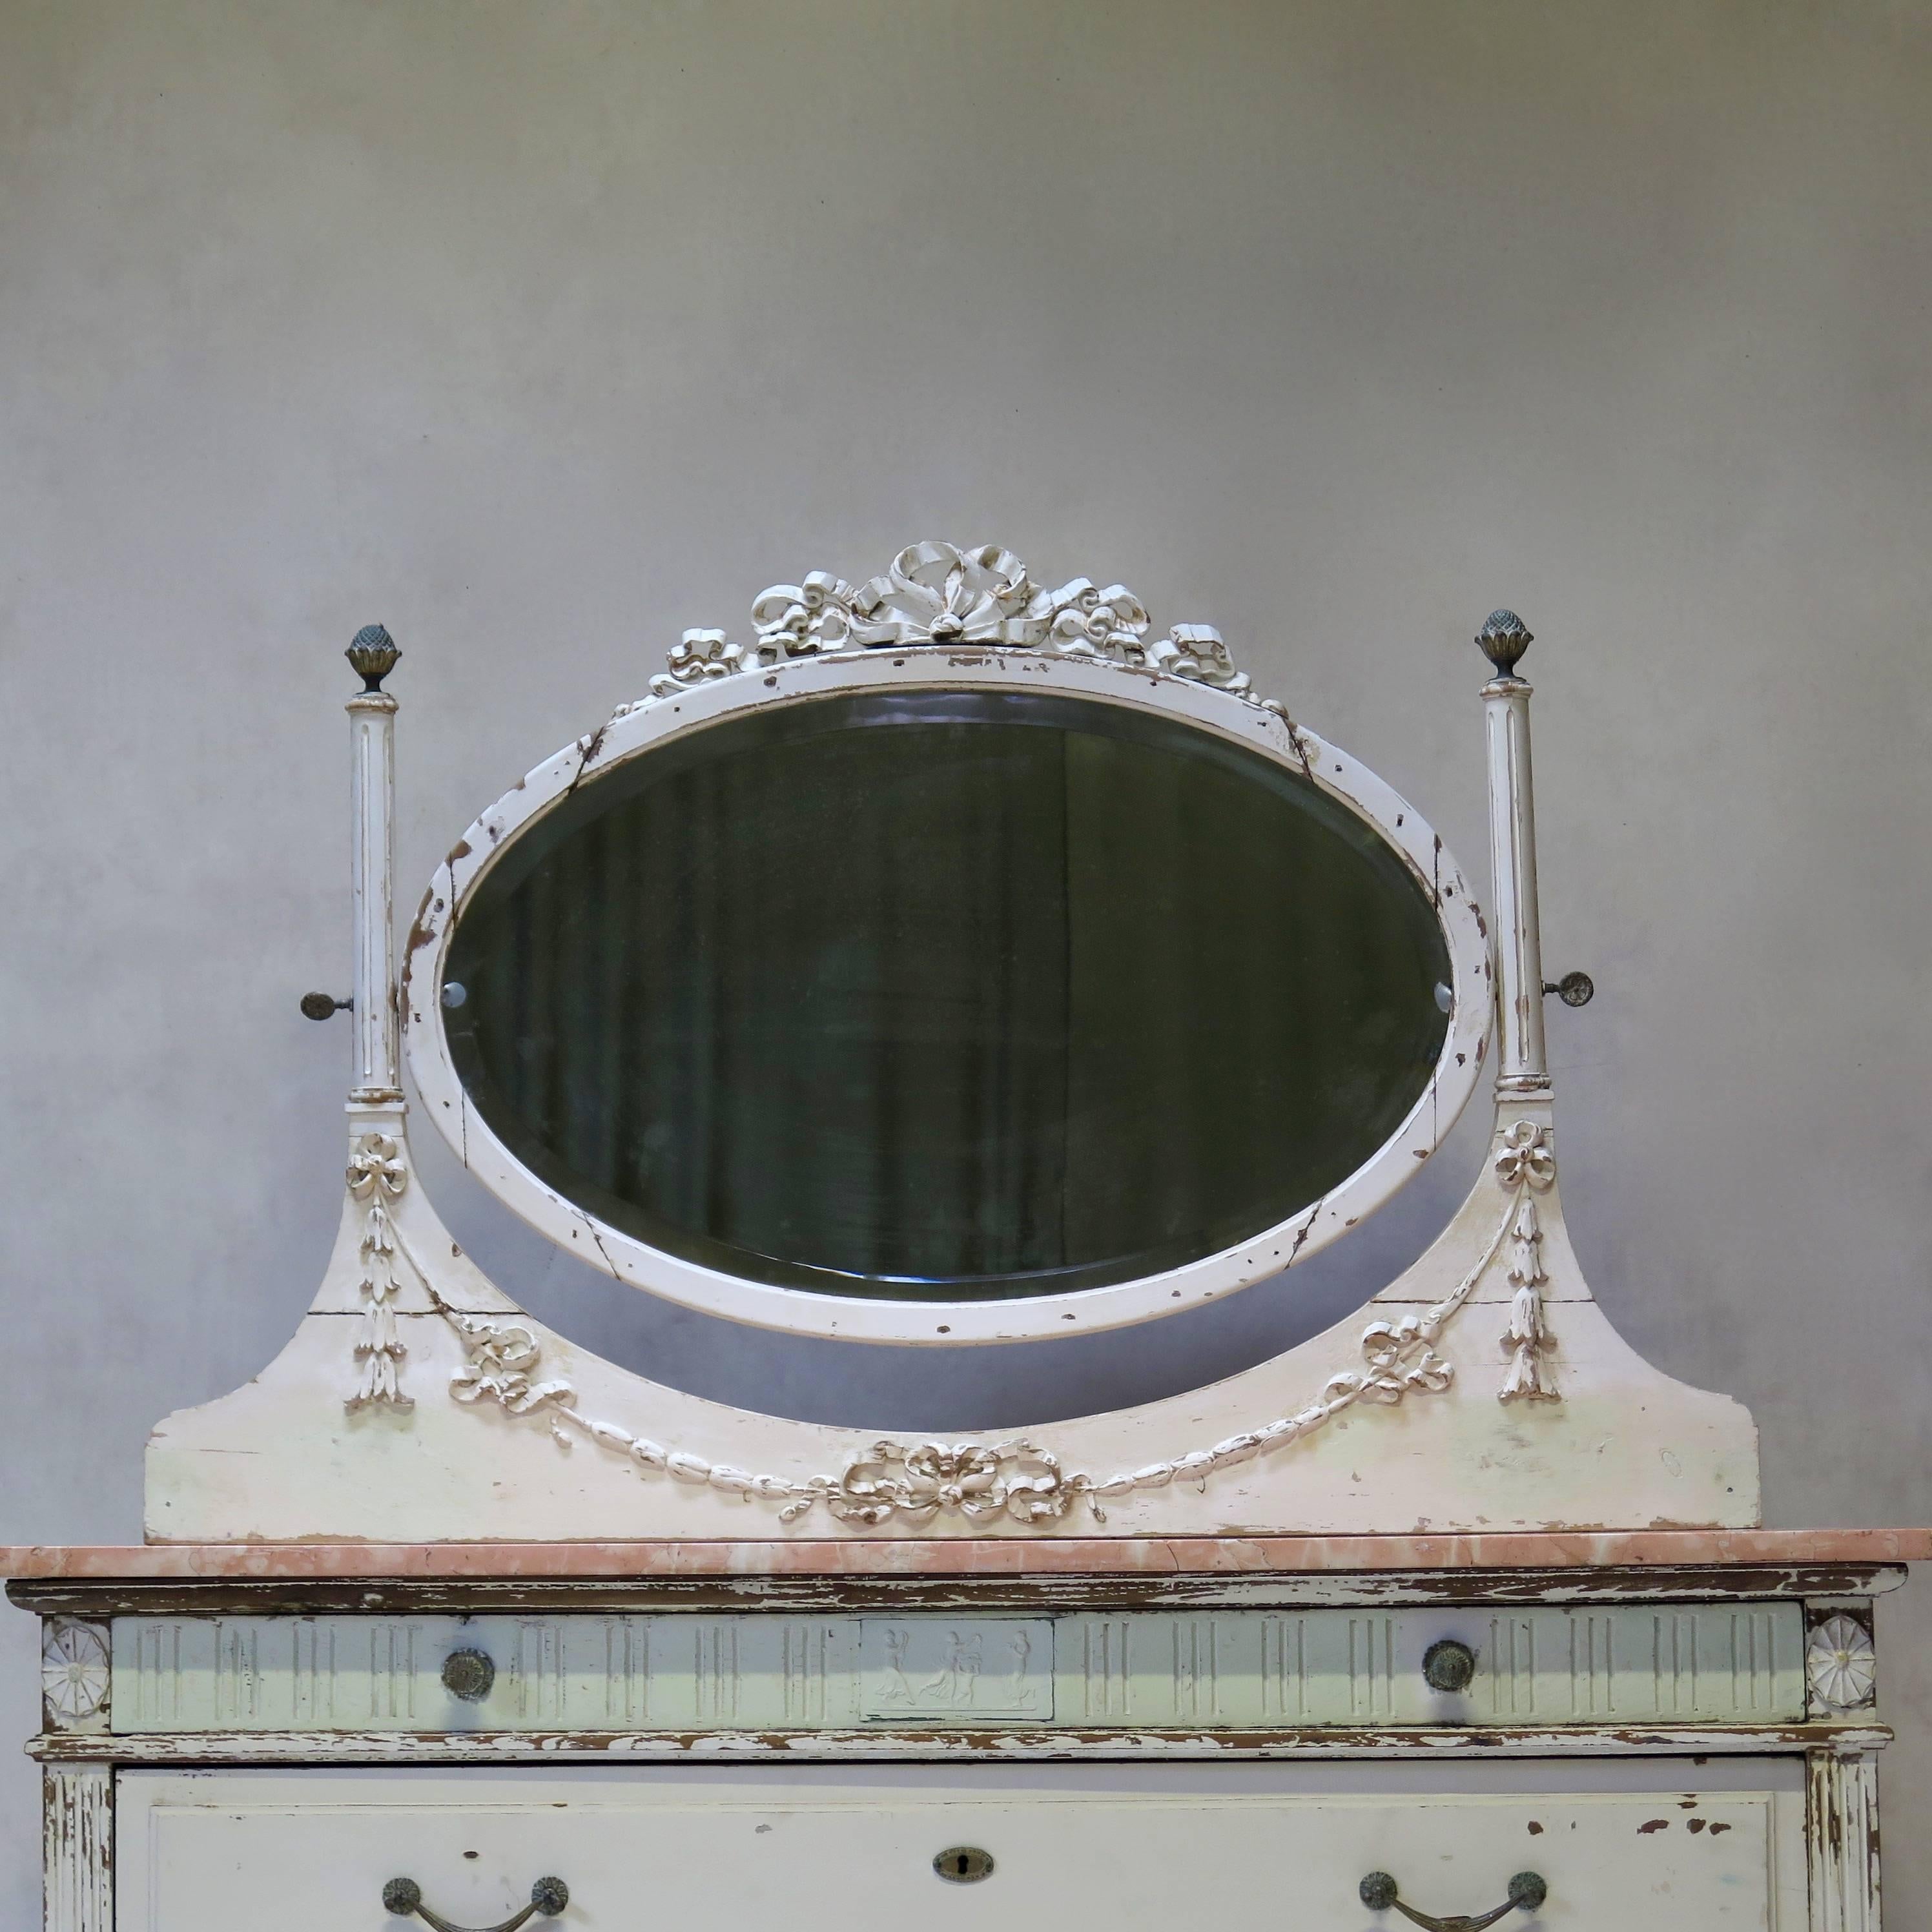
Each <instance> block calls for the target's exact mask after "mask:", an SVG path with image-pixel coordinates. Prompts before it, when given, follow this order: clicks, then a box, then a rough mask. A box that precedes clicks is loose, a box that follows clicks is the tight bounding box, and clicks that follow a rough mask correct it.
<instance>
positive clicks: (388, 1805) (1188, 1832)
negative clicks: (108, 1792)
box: [119, 1763, 1805, 1932]
mask: <svg viewBox="0 0 1932 1932" xmlns="http://www.w3.org/2000/svg"><path fill="white" fill-rule="evenodd" d="M1589 1769H1590V1768H1579V1767H1576V1766H1563V1767H1562V1768H1561V1769H1560V1770H1559V1771H1557V1772H1553V1773H1551V1774H1550V1775H1545V1776H1543V1777H1537V1776H1535V1775H1532V1769H1531V1768H1529V1767H1524V1768H1522V1769H1520V1771H1518V1772H1517V1773H1516V1774H1515V1775H1514V1787H1515V1788H1514V1789H1499V1788H1498V1787H1497V1784H1496V1781H1495V1780H1494V1779H1493V1778H1489V1777H1486V1776H1485V1775H1483V1774H1482V1772H1481V1771H1479V1770H1478V1769H1476V1768H1475V1767H1468V1768H1464V1767H1453V1768H1452V1767H1427V1768H1420V1767H1418V1768H1413V1769H1382V1770H1379V1771H1378V1772H1373V1773H1369V1774H1361V1775H1357V1776H1356V1777H1355V1778H1345V1777H1343V1775H1341V1774H1340V1773H1338V1772H1334V1771H1332V1770H1331V1771H1328V1772H1324V1773H1323V1774H1322V1775H1321V1778H1320V1780H1319V1782H1313V1781H1310V1779H1308V1778H1306V1777H1298V1776H1297V1775H1295V1770H1294V1768H1292V1767H1285V1766H1255V1767H1250V1768H1247V1769H1243V1770H1240V1771H1236V1770H1233V1769H1223V1770H1221V1771H1220V1772H1202V1771H1198V1770H1197V1771H1195V1772H1190V1773H1187V1774H1178V1773H1175V1772H1165V1773H1163V1772H1152V1771H1145V1770H1143V1771H1136V1770H1134V1769H1129V1768H1126V1767H1109V1768H1102V1767H1095V1768H1092V1769H1062V1770H1055V1769H1052V1768H1049V1767H1040V1768H1037V1769H1031V1770H1028V1771H1024V1772H1022V1771H1001V1772H992V1773H990V1774H987V1775H980V1776H977V1777H976V1776H974V1775H971V1774H970V1773H962V1772H956V1771H953V1772H921V1771H919V1770H918V1769H914V1768H910V1767H907V1768H905V1769H903V1770H901V1772H899V1773H898V1775H895V1776H894V1777H892V1778H889V1779H886V1778H880V1776H879V1775H877V1773H876V1772H874V1773H865V1772H848V1771H823V1772H813V1771H810V1770H800V1771H796V1772H787V1773H784V1774H779V1775H765V1776H762V1777H761V1776H759V1775H754V1774H748V1773H745V1772H737V1773H733V1774H730V1775H723V1776H720V1775H712V1776H710V1777H708V1778H707V1777H706V1776H705V1775H703V1774H702V1773H692V1772H680V1773H667V1774H658V1775H652V1774H650V1773H648V1772H632V1773H630V1774H628V1775H626V1774H622V1773H608V1772H606V1773H601V1774H596V1775H588V1776H581V1777H571V1776H570V1775H569V1774H567V1773H564V1774H559V1775H556V1776H554V1777H550V1778H541V1779H532V1778H529V1777H527V1776H525V1777H523V1778H516V1777H511V1776H503V1777H498V1778H491V1777H490V1775H488V1774H474V1773H472V1774H471V1775H469V1777H467V1778H464V1779H462V1780H460V1781H459V1780H452V1779H449V1778H434V1777H417V1776H414V1775H410V1774H407V1773H404V1774H397V1773H389V1774H382V1773H356V1772H338V1773H335V1774H333V1775H314V1774H308V1775H294V1774H290V1775H277V1774H274V1773H267V1774H263V1773H247V1772H226V1773H220V1772H217V1773H205V1774H202V1775H193V1774H190V1775H178V1774H177V1775H163V1774H152V1773H145V1774H144V1773H133V1774H130V1775H127V1776H126V1777H125V1778H124V1779H123V1781H122V1786H123V1789H122V1797H121V1824H120V1833H119V1849H120V1858H121V1869H122V1873H123V1877H122V1886H121V1889H122V1897H123V1900H124V1910H123V1915H122V1919H121V1927H122V1932H209V1928H211V1927H219V1928H221V1932H228V1928H229V1927H235V1928H241V1927H246V1926H251V1925H254V1924H272V1925H273V1926H275V1927H276V1928H277V1932H341V1928H343V1927H348V1926H356V1925H362V1924H368V1925H370V1926H371V1927H375V1926H377V1925H380V1924H383V1923H384V1922H386V1921H384V1919H383V1917H382V1915H381V1914H380V1896H381V1892H382V1888H383V1885H384V1884H385V1883H386V1882H387V1881H388V1880H389V1879H392V1878H395V1877H398V1876H408V1877H410V1878H412V1879H415V1880H416V1882H417V1883H418V1885H419V1886H420V1887H421V1888H422V1895H423V1897H424V1900H425V1902H426V1903H428V1904H430V1905H431V1906H432V1907H433V1909H435V1910H437V1911H438V1912H441V1913H443V1915H446V1916H447V1917H449V1918H453V1919H454V1920H455V1921H457V1922H458V1924H469V1925H489V1924H496V1923H497V1922H499V1921H500V1920H502V1918H505V1917H507V1916H508V1915H510V1914H511V1912H514V1910H516V1909H518V1908H519V1907H520V1906H522V1905H523V1903H526V1901H527V1900H528V1898H529V1890H530V1886H531V1885H532V1882H533V1881H534V1880H535V1879H538V1878H540V1877H543V1876H552V1875H553V1876H556V1877H559V1878H561V1879H563V1880H564V1882H565V1884H567V1885H568V1887H569V1891H570V1902H569V1906H568V1910H567V1912H566V1913H565V1915H564V1916H563V1917H562V1918H561V1919H560V1920H559V1921H558V1923H559V1924H561V1925H564V1926H579V1927H583V1928H584V1932H619V1928H622V1932H631V1928H634V1927H637V1925H639V1924H642V1923H649V1924H655V1925H667V1926H675V1925H687V1924H691V1925H695V1924H707V1925H709V1924H721V1925H725V1926H732V1927H740V1926H751V1925H758V1924H789V1925H798V1926H801V1927H805V1928H808V1932H815V1928H819V1927H825V1928H831V1927H838V1928H839V1932H901V1928H903V1927H905V1926H907V1925H909V1924H930V1925H936V1926H938V1927H942V1928H944V1927H953V1928H956V1932H971V1928H974V1927H992V1926H998V1927H1000V1928H1001V1932H1064V1928H1065V1927H1067V1926H1068V1925H1070V1924H1089V1923H1091V1924H1108V1925H1113V1926H1118V1927H1123V1928H1127V1932H1132V1928H1135V1927H1163V1926H1171V1925H1175V1924H1191V1923H1193V1922H1195V1921H1196V1920H1197V1919H1198V1918H1199V1917H1200V1915H1201V1913H1202V1909H1203V1906H1204V1903H1205V1902H1207V1901H1210V1900H1211V1901H1212V1915H1213V1918H1214V1922H1215V1924H1217V1926H1219V1927H1227V1928H1229V1932H1284V1928H1299V1927H1304V1926H1305V1927H1308V1928H1309V1932H1318V1928H1319V1932H1329V1928H1336V1932H1367V1928H1368V1927H1374V1926H1391V1925H1395V1924H1402V1923H1403V1922H1404V1921H1401V1920H1400V1919H1399V1918H1397V1917H1396V1916H1395V1915H1393V1914H1389V1915H1375V1914H1372V1913H1370V1912H1367V1911H1366V1910H1365V1909H1364V1907H1363V1906H1362V1904H1361V1900H1360V1898H1359V1897H1358V1889H1359V1887H1360V1885H1361V1879H1363V1877H1364V1876H1366V1875H1367V1873H1370V1872H1371V1871H1375V1870H1386V1871H1388V1872H1389V1873H1391V1874H1392V1875H1393V1876H1395V1878H1396V1879H1397V1882H1398V1884H1399V1885H1400V1888H1401V1894H1402V1896H1403V1898H1404V1899H1405V1900H1407V1901H1410V1902H1412V1903H1414V1904H1415V1905H1416V1906H1418V1907H1419V1908H1421V1909H1425V1910H1428V1911H1431V1912H1436V1913H1438V1914H1447V1913H1451V1912H1479V1911H1482V1910H1484V1909H1487V1908H1489V1907H1490V1906H1494V1905H1496V1904H1499V1903H1502V1900H1503V1899H1504V1898H1505V1897H1506V1895H1507V1891H1508V1884H1509V1881H1510V1879H1511V1876H1513V1875H1514V1873H1517V1872H1519V1871H1522V1870H1535V1871H1536V1872H1538V1873H1540V1874H1541V1876H1543V1877H1544V1879H1545V1880H1546V1881H1547V1884H1548V1885H1549V1888H1550V1889H1549V1903H1548V1905H1547V1906H1546V1908H1545V1909H1544V1913H1543V1914H1542V1915H1541V1918H1540V1919H1539V1920H1538V1921H1519V1922H1523V1923H1525V1924H1529V1923H1531V1922H1536V1923H1547V1924H1549V1925H1550V1927H1552V1928H1553V1932H1554V1928H1555V1927H1558V1926H1561V1927H1565V1932H1628V1928H1629V1927H1631V1926H1632V1925H1633V1924H1646V1925H1649V1926H1654V1927H1658V1932H1718V1928H1724V1932H1780V1929H1781V1932H1795V1928H1797V1927H1802V1926H1803V1924H1804V1923H1805V1866H1804V1855H1803V1849H1802V1836H1803V1835H1802V1823H1801V1821H1802V1796H1801V1795H1800V1794H1799V1793H1797V1792H1796V1791H1795V1790H1792V1789H1790V1785H1791V1784H1792V1783H1793V1782H1794V1780H1793V1779H1791V1778H1789V1777H1788V1776H1787V1775H1786V1773H1785V1772H1784V1769H1783V1768H1781V1767H1778V1766H1767V1765H1764V1764H1762V1763H1759V1764H1757V1765H1754V1766H1751V1767H1750V1770H1751V1771H1752V1772H1755V1774H1756V1777H1755V1779H1754V1781H1752V1782H1750V1783H1741V1782H1740V1781H1739V1779H1738V1778H1736V1777H1735V1776H1733V1777H1729V1778H1727V1776H1726V1775H1725V1772H1726V1769H1730V1770H1732V1771H1733V1772H1735V1771H1736V1769H1737V1768H1736V1767H1730V1768H1717V1769H1716V1771H1715V1775H1713V1768H1712V1767H1697V1768H1694V1767H1692V1766H1690V1765H1689V1764H1688V1763H1686V1764H1683V1765H1682V1766H1673V1765H1670V1764H1665V1765H1659V1766H1646V1767H1640V1768H1637V1769H1640V1772H1641V1773H1642V1775H1641V1776H1631V1775H1628V1774H1627V1775H1625V1776H1624V1777H1623V1778H1620V1779H1619V1778H1607V1777H1604V1776H1602V1775H1598V1776H1595V1777H1592V1776H1591V1775H1589ZM1673 1769H1676V1770H1678V1771H1679V1777H1678V1778H1676V1779H1674V1780H1673V1779H1670V1778H1669V1775H1668V1774H1669V1773H1670V1772H1671V1771H1672V1770H1673ZM1452 1771H1453V1772H1456V1773H1458V1774H1460V1775H1443V1774H1444V1773H1445V1772H1452ZM1431 1774H1433V1775H1431ZM961 1845H966V1846H976V1847H980V1848H983V1849H985V1850H986V1851H987V1852H989V1853H990V1854H991V1855H992V1858H993V1861H994V1870H993V1871H992V1875H991V1876H989V1877H988V1878H986V1879H983V1881H981V1882H978V1883H976V1884H970V1885H959V1884H950V1883H947V1882H945V1881H944V1880H943V1879H941V1878H939V1877H938V1876H937V1875H936V1874H935V1870H934V1868H933V1861H934V1859H935V1856H936V1855H938V1854H939V1853H941V1852H943V1851H944V1850H946V1849H947V1848H949V1847H951V1846H961ZM538 1922H539V1923H541V1922H542V1921H538Z"/></svg>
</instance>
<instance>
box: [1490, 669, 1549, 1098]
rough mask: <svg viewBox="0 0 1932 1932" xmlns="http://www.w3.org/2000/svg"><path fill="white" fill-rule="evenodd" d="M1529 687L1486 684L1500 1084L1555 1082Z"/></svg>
mask: <svg viewBox="0 0 1932 1932" xmlns="http://www.w3.org/2000/svg"><path fill="white" fill-rule="evenodd" d="M1529 699H1530V687H1529V685H1527V684H1526V683H1525V682H1523V679H1521V678H1520V677H1514V676H1502V677H1498V678H1493V679H1491V680H1490V682H1489V683H1487V684H1486V685H1484V687H1483V708H1484V711H1485V712H1487V714H1488V721H1489V745H1490V894H1491V895H1492V898H1493V902H1494V907H1495V912H1496V967H1497V972H1496V1010H1497V1029H1496V1092H1497V1095H1498V1097H1499V1099H1501V1098H1502V1097H1505V1096H1507V1095H1511V1094H1547V1092H1548V1091H1550V1059H1549V1053H1548V1050H1547V1048H1546V1046H1544V1036H1543V941H1542V937H1541V927H1540V925H1539V923H1538V917H1537V903H1536V799H1535V793H1534V790H1533V789H1532V780H1531V776H1530V763H1529Z"/></svg>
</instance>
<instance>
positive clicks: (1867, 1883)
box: [1805, 1734, 1879, 1932]
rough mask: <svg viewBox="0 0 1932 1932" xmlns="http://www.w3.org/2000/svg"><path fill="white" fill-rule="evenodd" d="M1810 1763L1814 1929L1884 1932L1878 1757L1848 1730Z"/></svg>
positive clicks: (1808, 1847) (1808, 1846)
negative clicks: (1862, 1747)
mask: <svg viewBox="0 0 1932 1932" xmlns="http://www.w3.org/2000/svg"><path fill="white" fill-rule="evenodd" d="M1806 1762H1807V1767H1808V1772H1809V1777H1808V1790H1807V1793H1806V1798H1805V1856H1806V1859H1807V1861H1808V1864H1809V1866H1810V1868H1811V1927H1810V1932H1879V1882H1878V1862H1879V1861H1878V1853H1879V1843H1878V1762H1877V1760H1876V1758H1874V1757H1873V1756H1872V1755H1871V1754H1870V1753H1869V1752H1867V1751H1862V1750H1859V1749H1857V1748H1853V1746H1852V1739H1851V1737H1850V1736H1849V1734H1848V1735H1846V1736H1843V1737H1841V1739H1839V1740H1838V1743H1837V1745H1836V1747H1835V1748H1826V1749H1814V1750H1813V1751H1811V1753H1810V1754H1809V1755H1808V1759H1807V1760H1806Z"/></svg>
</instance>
